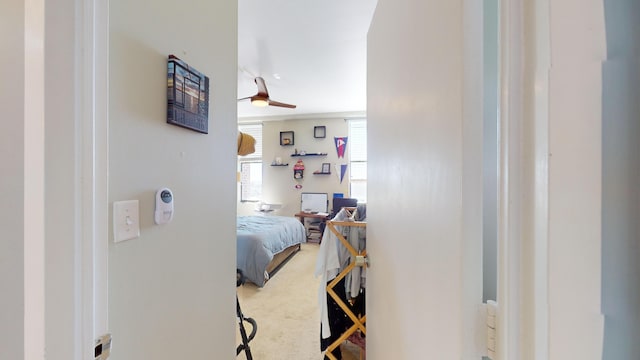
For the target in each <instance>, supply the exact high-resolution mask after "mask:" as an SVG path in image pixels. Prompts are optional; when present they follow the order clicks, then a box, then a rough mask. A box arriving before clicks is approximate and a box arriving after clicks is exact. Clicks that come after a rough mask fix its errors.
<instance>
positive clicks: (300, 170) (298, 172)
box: [293, 160, 304, 180]
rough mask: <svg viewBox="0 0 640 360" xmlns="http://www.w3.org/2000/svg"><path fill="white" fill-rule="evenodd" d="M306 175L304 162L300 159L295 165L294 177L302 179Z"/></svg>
mask: <svg viewBox="0 0 640 360" xmlns="http://www.w3.org/2000/svg"><path fill="white" fill-rule="evenodd" d="M303 177H304V162H302V160H298V161H297V162H296V164H295V165H293V178H294V179H296V180H301V179H302V178H303Z"/></svg>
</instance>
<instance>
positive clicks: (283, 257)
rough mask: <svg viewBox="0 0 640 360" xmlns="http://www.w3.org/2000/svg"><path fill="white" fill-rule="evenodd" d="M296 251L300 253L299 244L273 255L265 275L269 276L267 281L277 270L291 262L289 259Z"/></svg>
mask: <svg viewBox="0 0 640 360" xmlns="http://www.w3.org/2000/svg"><path fill="white" fill-rule="evenodd" d="M298 251H300V244H295V245H292V246H289V247H288V248H286V249H284V250H282V251H281V252H279V253H277V254H275V255H274V256H273V260H271V262H270V263H269V265H267V273H268V274H269V279H271V277H272V276H273V275H275V274H276V273H277V272H278V270H280V269H281V268H282V267H283V266H284V264H286V263H287V261H289V260H291V258H292V257H293V256H294V255H295V254H296V253H297V252H298ZM267 281H269V280H267Z"/></svg>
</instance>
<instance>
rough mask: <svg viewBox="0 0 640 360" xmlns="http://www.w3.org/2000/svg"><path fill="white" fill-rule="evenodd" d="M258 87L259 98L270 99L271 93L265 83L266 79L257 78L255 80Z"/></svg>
mask: <svg viewBox="0 0 640 360" xmlns="http://www.w3.org/2000/svg"><path fill="white" fill-rule="evenodd" d="M254 81H255V82H256V85H258V94H257V95H258V96H262V97H266V98H268V97H269V92H268V91H267V85H266V84H265V83H264V79H263V78H261V77H259V76H258V77H257V78H255V79H254Z"/></svg>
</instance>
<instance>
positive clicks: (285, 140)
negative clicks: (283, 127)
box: [280, 131, 294, 146]
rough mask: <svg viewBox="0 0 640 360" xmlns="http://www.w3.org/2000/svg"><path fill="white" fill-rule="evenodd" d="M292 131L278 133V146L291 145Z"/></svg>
mask: <svg viewBox="0 0 640 360" xmlns="http://www.w3.org/2000/svg"><path fill="white" fill-rule="evenodd" d="M293 144H294V143H293V131H280V145H282V146H288V145H293Z"/></svg>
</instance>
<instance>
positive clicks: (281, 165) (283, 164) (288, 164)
mask: <svg viewBox="0 0 640 360" xmlns="http://www.w3.org/2000/svg"><path fill="white" fill-rule="evenodd" d="M271 166H289V164H271Z"/></svg>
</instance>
